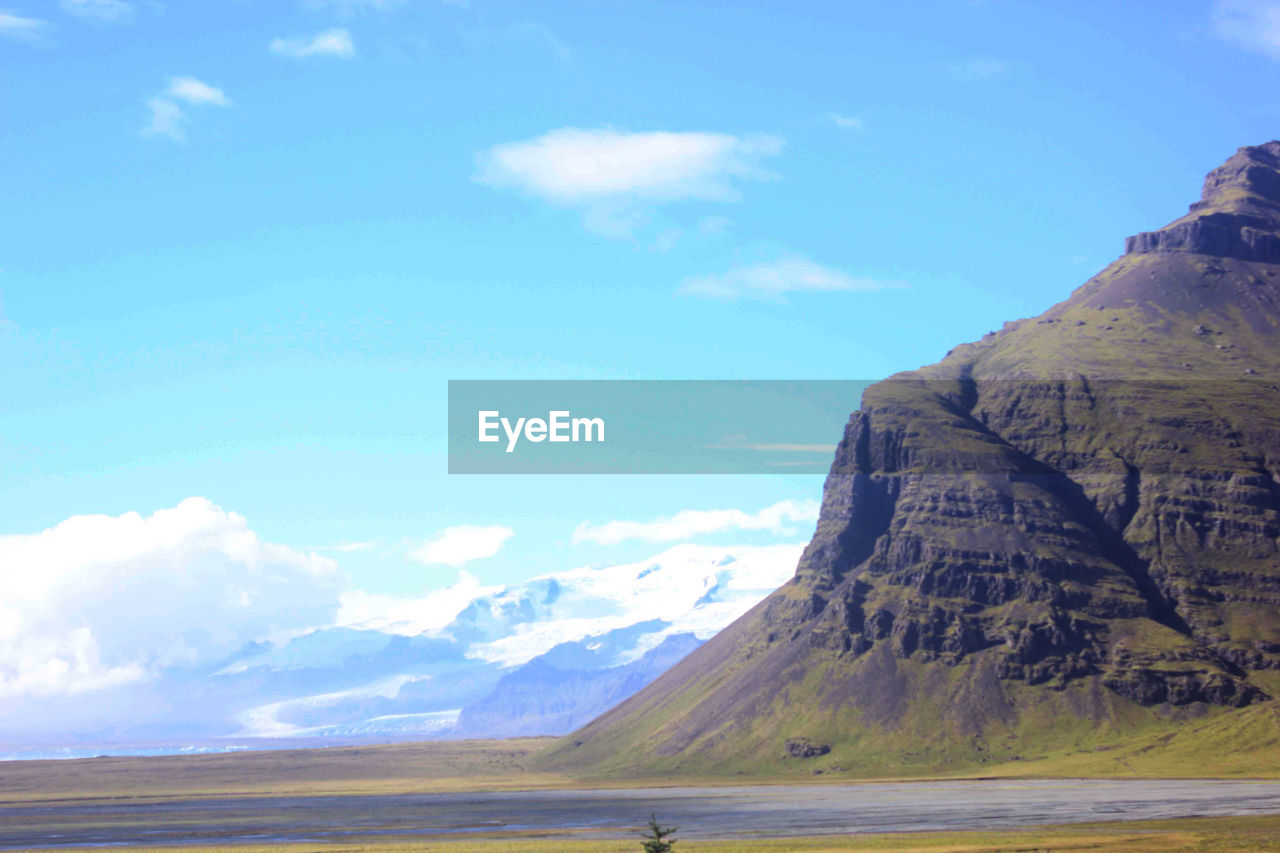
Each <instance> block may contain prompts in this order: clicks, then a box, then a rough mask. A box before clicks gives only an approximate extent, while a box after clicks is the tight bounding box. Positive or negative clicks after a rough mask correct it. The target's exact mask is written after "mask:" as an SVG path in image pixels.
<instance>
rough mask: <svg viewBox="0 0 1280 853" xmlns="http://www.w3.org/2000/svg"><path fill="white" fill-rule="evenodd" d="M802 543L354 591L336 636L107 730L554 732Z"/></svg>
mask: <svg viewBox="0 0 1280 853" xmlns="http://www.w3.org/2000/svg"><path fill="white" fill-rule="evenodd" d="M801 549H802V546H801V545H777V546H742V547H712V546H702V545H679V546H676V547H673V548H670V549H668V550H666V551H664V552H662V553H661V554H658V555H657V556H655V557H653V558H651V559H648V560H643V561H640V562H635V563H626V564H621V565H596V566H584V567H581V568H575V569H570V570H567V571H563V572H556V573H552V574H547V575H543V576H540V577H536V578H533V579H531V580H529V581H527V582H525V583H522V584H518V585H515V586H509V587H485V586H482V585H481V584H479V583H478V582H476V581H475V579H474V578H471V577H469V576H467V575H465V574H464V575H463V577H462V579H461V580H460V581H459V583H458V584H457V585H455V586H454V587H451V588H449V589H447V590H443V591H440V592H437V593H433V594H431V595H429V596H426V597H423V598H419V599H405V598H399V599H393V598H389V597H386V596H372V595H365V594H355V595H354V596H353V597H351V598H349V599H346V600H344V607H343V612H342V613H340V614H339V619H338V623H339V624H337V625H335V626H333V627H329V628H323V629H319V630H315V631H311V632H309V633H306V634H303V635H301V636H295V637H292V638H291V639H288V640H284V641H279V642H276V643H267V642H258V643H253V644H250V645H248V646H246V647H244V648H243V649H241V650H240V651H239V652H237V653H235V654H233V655H230V656H228V657H226V658H224V659H222V660H219V661H218V662H217V663H216V664H215V665H213V666H205V667H202V668H198V669H174V670H172V671H168V672H166V673H165V674H164V676H163V677H162V678H161V679H160V680H158V681H157V682H154V683H152V684H150V685H148V687H147V690H148V691H149V694H150V695H151V696H152V697H153V699H152V701H155V702H159V703H163V704H165V705H166V706H167V707H169V708H170V709H173V710H174V713H172V714H169V715H168V717H167V718H168V719H170V720H173V719H181V720H184V721H186V722H185V723H184V724H180V725H177V726H169V727H167V728H165V729H164V730H163V731H161V730H159V729H157V728H155V727H154V726H150V725H148V726H147V727H146V728H145V729H140V730H139V731H137V732H135V731H131V730H128V729H119V728H117V729H115V730H113V732H112V733H111V734H112V736H113V737H114V738H115V739H117V740H118V741H121V742H124V741H127V740H131V739H136V738H137V737H139V736H141V735H142V734H143V733H144V731H145V734H146V735H147V736H149V737H165V738H191V739H200V738H219V737H234V738H235V742H236V743H237V744H243V743H245V741H246V739H271V738H275V739H283V738H287V739H290V741H291V742H296V741H297V739H299V738H308V739H314V738H331V739H339V738H340V739H345V740H349V739H357V738H360V739H396V738H432V737H489V736H509V735H517V734H519V735H532V734H559V733H563V732H566V731H569V730H571V729H573V728H574V727H576V726H578V725H580V724H582V723H584V722H586V721H587V720H589V719H590V718H591V717H593V716H595V715H596V714H599V713H600V712H602V711H604V710H606V709H607V708H609V707H611V706H612V705H613V704H616V703H617V702H620V701H622V700H623V699H625V698H626V697H627V696H629V695H631V694H632V693H634V692H636V691H637V690H639V689H640V688H641V687H643V686H644V685H645V684H647V683H649V682H650V681H652V680H653V679H654V678H656V677H657V676H658V675H660V674H661V673H662V672H663V671H665V670H666V669H667V668H669V667H670V666H671V665H673V664H674V663H675V662H677V661H678V660H679V659H680V658H682V657H683V656H684V655H686V654H688V653H689V652H690V651H692V649H694V648H696V647H697V645H699V644H700V643H701V642H702V641H703V640H706V639H707V638H709V637H710V636H711V635H713V634H714V633H715V632H716V631H718V630H720V629H721V628H723V627H724V626H726V625H727V624H729V622H731V621H733V620H734V619H735V618H737V617H738V616H739V615H741V614H742V613H744V612H746V611H747V610H748V609H750V608H751V607H752V606H753V605H755V604H756V603H757V602H758V601H759V600H760V599H762V598H763V597H764V596H765V595H766V594H768V593H769V592H771V591H772V590H773V589H775V588H777V587H778V586H779V585H781V584H782V583H783V582H784V581H786V580H787V578H789V577H790V576H791V574H792V572H793V571H794V568H795V564H796V561H797V559H798V558H799V555H800V551H801ZM252 742H256V743H260V744H261V745H269V742H268V741H265V740H253V741H252Z"/></svg>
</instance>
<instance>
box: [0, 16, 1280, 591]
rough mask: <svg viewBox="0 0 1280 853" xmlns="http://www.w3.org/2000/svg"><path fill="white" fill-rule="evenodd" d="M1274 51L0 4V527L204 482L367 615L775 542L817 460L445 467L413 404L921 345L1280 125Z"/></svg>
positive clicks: (1130, 25)
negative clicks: (799, 471) (327, 574)
mask: <svg viewBox="0 0 1280 853" xmlns="http://www.w3.org/2000/svg"><path fill="white" fill-rule="evenodd" d="M1278 58H1280V5H1278V4H1275V3H1240V2H1233V3H1217V4H1215V3H1192V2H1147V3H1138V2H1131V3H1123V4H1115V3H1101V2H1099V3H1086V2H1079V3H1069V4H1067V3H1038V4H1032V3H1010V2H998V0H992V2H922V3H913V4H882V3H866V4H854V3H829V4H827V3H799V4H797V3H742V2H735V3H732V4H730V3H723V4H718V3H684V2H682V3H661V2H645V3H615V2H581V3H572V2H565V3H554V4H547V3H539V4H533V3H511V2H487V0H473V2H470V3H458V2H454V3H444V2H427V0H402V2H395V0H380V2H379V0H346V2H323V0H300V1H299V2H290V0H280V2H271V3H268V2H229V0H228V2H214V1H213V0H210V2H202V3H181V4H180V3H163V4H162V3H153V2H142V0H137V2H132V0H130V2H126V0H63V2H34V0H0V63H2V65H3V78H4V80H5V84H4V86H3V87H2V88H0V121H2V122H3V128H4V132H3V134H0V182H2V185H3V187H4V188H5V193H6V197H7V202H8V203H6V204H4V205H3V206H0V363H3V364H4V365H5V369H4V370H3V372H0V401H2V402H0V470H3V471H4V477H3V478H0V518H3V519H4V521H3V523H2V525H0V534H34V533H37V532H39V531H41V530H43V529H45V528H48V527H51V526H53V525H56V524H58V523H59V522H61V521H63V520H64V519H67V518H69V517H71V516H74V515H80V514H107V515H120V514H122V513H126V512H130V511H136V512H140V513H143V514H148V513H151V512H154V511H155V510H158V509H162V508H165V507H174V506H176V505H178V504H179V502H180V501H182V500H183V499H184V498H187V497H191V496H202V497H205V498H208V499H209V500H210V501H212V502H214V503H215V504H217V505H219V506H221V507H224V508H226V509H227V510H230V511H234V512H236V513H239V514H241V515H243V516H244V517H246V518H247V519H248V522H249V524H250V526H251V527H252V529H253V530H254V531H255V532H256V533H257V534H258V535H259V536H261V537H262V538H263V539H264V540H265V541H268V542H273V543H281V544H285V545H288V546H291V547H293V548H296V549H302V550H306V549H311V548H329V549H332V548H334V547H335V546H345V549H344V550H326V551H322V552H321V553H324V554H327V555H330V556H332V557H333V559H335V560H336V561H337V563H338V565H339V566H340V567H341V570H342V571H343V572H345V573H346V574H347V575H348V576H349V577H350V581H351V583H352V584H353V585H355V586H357V587H359V588H362V589H366V590H370V591H375V592H388V593H411V592H416V591H421V590H424V589H430V588H434V587H439V586H443V585H446V584H449V583H451V582H452V581H453V579H454V578H455V576H456V574H457V570H458V568H459V567H461V566H464V565H465V567H466V570H467V571H469V572H471V573H473V574H474V575H476V576H478V577H479V578H480V579H481V580H482V581H483V582H485V583H508V582H516V581H519V580H522V579H524V578H527V577H529V576H530V575H533V574H536V573H539V572H546V571H552V570H557V569H562V568H565V567H567V566H571V565H578V564H582V563H586V562H592V561H606V560H617V561H621V560H628V559H637V558H639V557H642V556H644V555H645V554H646V553H651V552H653V551H656V550H657V549H658V548H660V547H665V544H655V542H658V541H659V540H653V541H649V540H644V539H642V538H641V539H636V538H631V539H627V538H625V537H624V538H623V539H622V540H620V541H613V539H610V538H609V537H594V538H593V537H591V536H586V537H584V536H581V535H580V536H578V537H575V536H574V531H575V530H576V529H578V527H579V525H582V524H588V525H592V526H593V527H592V529H597V528H599V527H600V526H601V525H606V524H608V523H609V522H612V521H626V520H630V521H639V522H647V521H652V520H655V519H660V518H664V517H669V516H672V515H674V514H676V513H679V512H682V511H689V510H696V511H709V510H734V511H740V513H742V514H743V515H741V516H734V515H732V514H730V515H719V516H714V517H713V516H696V517H692V518H696V519H698V520H696V521H695V522H694V523H691V524H690V525H687V526H686V527H685V528H680V529H684V530H687V535H688V537H690V538H693V539H696V540H698V541H717V538H718V539H719V540H722V541H747V542H750V541H756V540H759V541H775V540H778V539H783V540H787V541H790V540H791V539H795V538H803V537H804V536H805V535H807V533H808V529H809V528H808V527H806V525H807V524H811V521H805V520H804V519H805V518H808V516H806V515H805V513H804V512H795V513H791V511H790V509H787V508H788V507H790V508H794V506H793V505H792V504H784V505H783V506H784V510H783V511H777V510H775V511H773V512H772V514H767V515H764V516H761V515H757V513H759V511H760V510H762V509H764V508H766V507H770V506H774V505H775V504H777V503H778V502H780V501H792V502H803V501H806V500H808V501H811V500H813V499H815V498H816V497H817V496H818V492H819V490H820V487H821V478H819V477H812V476H809V477H804V476H796V477H780V476H779V477H679V478H676V477H612V478H610V477H576V478H574V477H545V476H544V477H534V476H528V477H510V478H492V477H488V478H486V477H457V476H455V477H450V476H448V475H447V474H446V473H445V470H446V461H445V443H444V442H445V427H446V417H445V415H446V412H445V402H446V382H447V380H449V379H461V378H466V379H524V378H528V379H533V378H538V379H573V378H644V379H668V378H669V379H699V378H707V379H736V378H742V379H844V378H850V379H861V378H877V377H881V376H885V375H888V374H890V373H893V372H895V371H898V370H904V369H911V368H914V367H917V366H919V365H921V364H925V363H929V362H932V361H935V360H937V359H938V358H940V357H941V356H942V355H943V353H945V352H946V351H947V350H948V349H949V348H951V347H952V346H953V345H955V344H956V343H959V342H961V341H965V340H972V339H975V338H977V337H979V336H981V335H982V334H983V333H984V332H986V331H988V330H989V329H993V328H997V327H998V326H999V325H1000V323H1001V322H1002V321H1004V320H1008V319H1014V318H1017V317H1023V316H1028V315H1032V314H1035V313H1039V312H1040V311H1042V310H1044V309H1045V308H1047V307H1048V306H1049V305H1051V304H1052V303H1054V302H1056V301H1058V300H1060V299H1062V298H1064V297H1065V296H1066V295H1067V294H1068V293H1069V292H1070V291H1071V290H1072V289H1073V288H1074V287H1075V286H1077V285H1079V284H1081V283H1082V282H1083V281H1084V280H1085V279H1087V278H1088V277H1089V276H1090V275H1092V274H1093V273H1095V272H1096V271H1098V270H1099V269H1101V268H1102V267H1103V266H1105V265H1106V264H1107V263H1108V262H1110V261H1111V260H1112V259H1114V257H1115V256H1117V255H1118V254H1119V252H1120V250H1121V247H1122V241H1123V238H1124V237H1125V236H1127V235H1129V234H1132V233H1134V232H1137V231H1140V230H1147V229H1152V228H1155V227H1158V226H1160V225H1162V224H1163V223H1165V222H1167V221H1169V220H1171V219H1173V218H1175V217H1177V216H1178V215H1180V214H1181V213H1182V212H1183V211H1184V210H1185V205H1186V204H1187V203H1189V202H1190V201H1192V200H1194V198H1195V197H1196V195H1197V193H1198V191H1199V185H1200V181H1201V178H1202V177H1203V174H1204V173H1205V172H1206V171H1208V170H1209V169H1210V168H1212V167H1214V166H1216V165H1217V164H1218V163H1220V162H1221V161H1222V160H1223V159H1225V158H1226V157H1227V156H1228V155H1229V154H1230V153H1231V152H1232V151H1234V150H1235V149H1236V148H1237V147H1238V146H1241V145H1246V144H1256V143H1259V142H1262V141H1265V140H1268V139H1271V138H1273V137H1275V136H1277V135H1280V133H1278V132H1277V126H1278V124H1280V122H1278V120H1280V96H1277V94H1276V92H1277V91H1278V89H1277V87H1276V82H1277V76H1276V68H1277V66H1276V60H1277V59H1278ZM854 402H855V401H851V408H852V406H853V404H854ZM841 426H842V425H841V424H839V423H833V424H832V425H831V432H832V440H833V441H834V440H835V438H836V437H837V436H838V433H839V430H840V428H841ZM747 517H749V518H755V519H756V521H754V522H753V521H750V520H747V521H743V520H742V519H743V518H747ZM686 518H691V517H689V516H686ZM761 519H764V520H763V521H761ZM797 519H798V520H797ZM459 526H468V527H479V528H483V529H485V530H488V531H489V532H490V533H489V534H485V533H484V532H483V530H482V531H480V532H476V531H472V533H471V534H470V535H473V538H474V537H477V536H478V537H480V538H481V539H483V538H484V537H485V536H486V535H489V539H488V540H487V541H489V542H490V543H493V542H496V543H497V545H498V546H500V548H499V549H498V550H497V551H496V552H495V553H493V554H491V555H490V556H487V557H478V558H476V559H473V560H466V559H460V558H459V559H453V560H452V561H439V560H437V561H436V562H432V563H429V564H428V563H427V562H426V560H427V558H426V557H424V556H423V554H424V549H425V550H426V551H428V552H429V548H428V547H427V546H429V545H430V543H431V542H432V541H433V540H438V539H439V538H440V537H441V536H442V535H443V531H446V530H447V529H449V528H455V527H459ZM676 527H677V528H679V525H677V526H676ZM744 528H745V530H744ZM504 531H505V532H504ZM677 535H679V534H678V532H677ZM462 539H463V540H465V539H466V535H462ZM660 541H661V542H663V543H666V542H667V541H669V540H660ZM477 547H478V550H477V549H473V551H474V553H483V552H485V551H486V550H487V549H486V547H484V546H483V543H482V545H481V546H477ZM464 550H465V549H464ZM432 553H434V552H432ZM415 555H416V556H415ZM463 556H464V557H465V554H464V555H463Z"/></svg>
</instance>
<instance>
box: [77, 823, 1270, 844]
mask: <svg viewBox="0 0 1280 853" xmlns="http://www.w3.org/2000/svg"><path fill="white" fill-rule="evenodd" d="M100 849H101V848H62V850H63V853H81V851H83V853H89V851H93V850H100ZM113 849H116V850H121V849H128V850H137V851H143V850H148V851H157V853H158V851H159V850H160V849H162V848H155V847H152V848H148V847H129V848H121V847H115V848H113ZM170 849H172V848H170ZM181 849H182V850H183V851H184V853H230V852H231V851H234V853H266V851H268V850H270V851H272V853H303V851H315V850H317V849H320V850H323V851H326V853H426V851H439V850H446V851H448V853H637V851H638V850H639V849H640V844H639V842H638V841H625V840H609V841H593V840H586V839H565V838H563V837H556V838H528V837H522V838H519V839H500V838H498V839H486V840H479V841H477V840H471V839H447V838H436V839H433V840H430V841H422V840H415V841H388V840H386V839H371V840H369V841H359V840H356V841H343V842H339V843H334V844H332V845H327V844H326V845H316V844H314V843H312V844H272V845H270V846H259V845H251V844H250V845H243V844H235V845H213V846H206V845H199V846H190V847H188V846H183V847H182V848H181ZM676 851H677V853H1015V851H1016V853H1033V851H1034V853H1076V852H1077V851H1089V852H1090V853H1121V851H1124V853H1207V852H1208V851H1215V853H1216V851H1232V852H1233V853H1262V851H1280V816H1277V817H1250V818H1182V819H1178V820H1162V821H1137V822H1126V823H1098V824H1081V825H1074V826H1064V827H1046V828H1042V829H1037V830H1030V831H1023V830H1015V831H1001V832H932V833H883V834H870V835H858V836H819V837H810V838H786V839H762V840H752V841H678V842H677V846H676Z"/></svg>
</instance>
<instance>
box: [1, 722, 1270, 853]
mask: <svg viewBox="0 0 1280 853" xmlns="http://www.w3.org/2000/svg"><path fill="white" fill-rule="evenodd" d="M548 742H549V741H548V740H547V739H536V738H530V739H516V740H509V741H472V742H435V743H421V744H401V745H391V746H368V747H339V748H328V749H305V750H279V751H262V752H238V753H226V754H220V755H199V756H176V757H148V758H96V759H82V760H75V761H22V762H5V763H0V849H8V850H15V849H54V848H56V849H59V850H77V849H84V850H90V849H101V848H102V847H104V846H109V847H112V848H115V849H139V850H143V849H145V850H161V849H175V848H176V849H182V850H188V851H191V853H200V851H212V850H232V849H233V850H237V851H254V850H259V849H267V847H270V849H272V850H285V851H294V850H299V851H300V850H316V849H323V850H334V851H374V850H388V851H417V850H428V849H431V850H437V849H445V850H448V851H450V853H471V852H472V851H476V853H479V851H486V853H489V851H491V852H492V853H501V851H515V850H520V851H530V853H539V851H548V852H549V851H553V850H555V851H581V853H597V852H599V853H603V851H624V850H631V851H635V850H638V849H639V842H638V840H637V839H638V833H639V830H640V827H641V826H642V825H643V823H644V822H645V820H646V819H647V818H648V816H649V814H651V813H656V814H657V815H658V816H659V818H660V819H661V820H662V821H663V822H664V823H674V824H677V825H679V826H680V827H681V830H680V832H679V833H678V837H679V838H681V839H682V840H681V841H680V846H679V847H678V848H677V849H678V850H686V851H695V850H696V851H724V853H728V851H737V850H742V851H761V853H764V851H783V850H797V851H818V850H828V851H844V850H848V851H873V850H897V851H905V850H918V851H953V852H955V851H975V853H976V851H996V850H1052V851H1067V850H1104V851H1107V850H1152V851H1155V850H1167V851H1183V850H1187V851H1190V850H1246V851H1249V850H1280V781H1277V780H1274V779H1273V780H1265V779H1242V778H1236V779H1231V780H1223V779H1219V780H1196V779H1185V778H1184V779H1171V778H1165V779H1157V778H1145V779H1144V778H1138V777H1135V776H1133V774H1129V775H1130V778H1125V779H1120V778H1095V779H1047V778H1030V777H1023V778H1017V777H1014V776H1005V777H1003V778H990V777H988V778H982V779H978V778H969V779H955V778H952V779H934V780H922V779H915V780H899V781H883V780H882V781H850V780H848V779H829V778H826V777H818V776H810V777H808V778H807V779H805V780H804V782H805V784H797V782H798V781H799V777H798V776H797V775H794V774H793V775H789V776H785V777H784V776H776V777H773V778H771V779H767V780H765V781H766V782H768V783H769V784H758V782H759V780H757V779H748V778H742V777H739V778H736V779H734V778H719V779H702V780H695V779H691V778H686V777H681V778H666V779H657V778H650V779H643V780H639V779H633V780H628V779H611V780H602V779H593V780H586V779H577V778H572V777H568V776H562V775H555V774H547V773H540V772H538V771H536V770H535V769H532V768H533V766H534V764H535V761H534V759H535V756H536V755H537V754H538V753H539V752H541V751H542V750H543V749H545V747H546V746H547V744H548ZM1041 766H1043V765H1041ZM1153 819H1154V820H1153Z"/></svg>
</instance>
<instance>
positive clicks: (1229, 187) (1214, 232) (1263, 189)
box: [1124, 142, 1280, 263]
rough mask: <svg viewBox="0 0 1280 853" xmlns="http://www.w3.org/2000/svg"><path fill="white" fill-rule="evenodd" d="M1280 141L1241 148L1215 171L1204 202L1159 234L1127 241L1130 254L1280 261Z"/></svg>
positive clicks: (1202, 194) (1126, 246)
mask: <svg viewBox="0 0 1280 853" xmlns="http://www.w3.org/2000/svg"><path fill="white" fill-rule="evenodd" d="M1278 169H1280V143H1277V142H1268V143H1267V144H1265V145H1257V146H1250V147H1247V148H1241V149H1240V150H1239V151H1237V152H1236V154H1235V156H1233V157H1232V158H1231V159H1229V160H1228V161H1227V162H1226V163H1224V164H1223V165H1222V166H1220V167H1218V168H1217V169H1214V170H1213V171H1212V172H1210V173H1209V175H1208V177H1207V178H1206V179H1205V182H1204V190H1203V191H1202V193H1201V199H1200V201H1198V202H1196V203H1194V204H1192V205H1191V210H1190V212H1189V213H1188V214H1187V216H1185V217H1183V218H1182V219H1180V220H1178V221H1177V222H1174V223H1171V224H1170V225H1168V226H1166V227H1164V228H1162V229H1160V230H1159V231H1146V232H1143V233H1141V234H1135V235H1134V236H1132V237H1130V238H1128V239H1127V240H1125V244H1124V250H1125V253H1126V254H1147V253H1151V252H1196V253H1199V254H1205V255H1216V256H1218V257H1223V258H1238V259H1240V260H1246V261H1261V262H1263V263H1278V262H1280V234H1278V233H1277V227H1276V214H1277V212H1280V171H1278Z"/></svg>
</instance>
